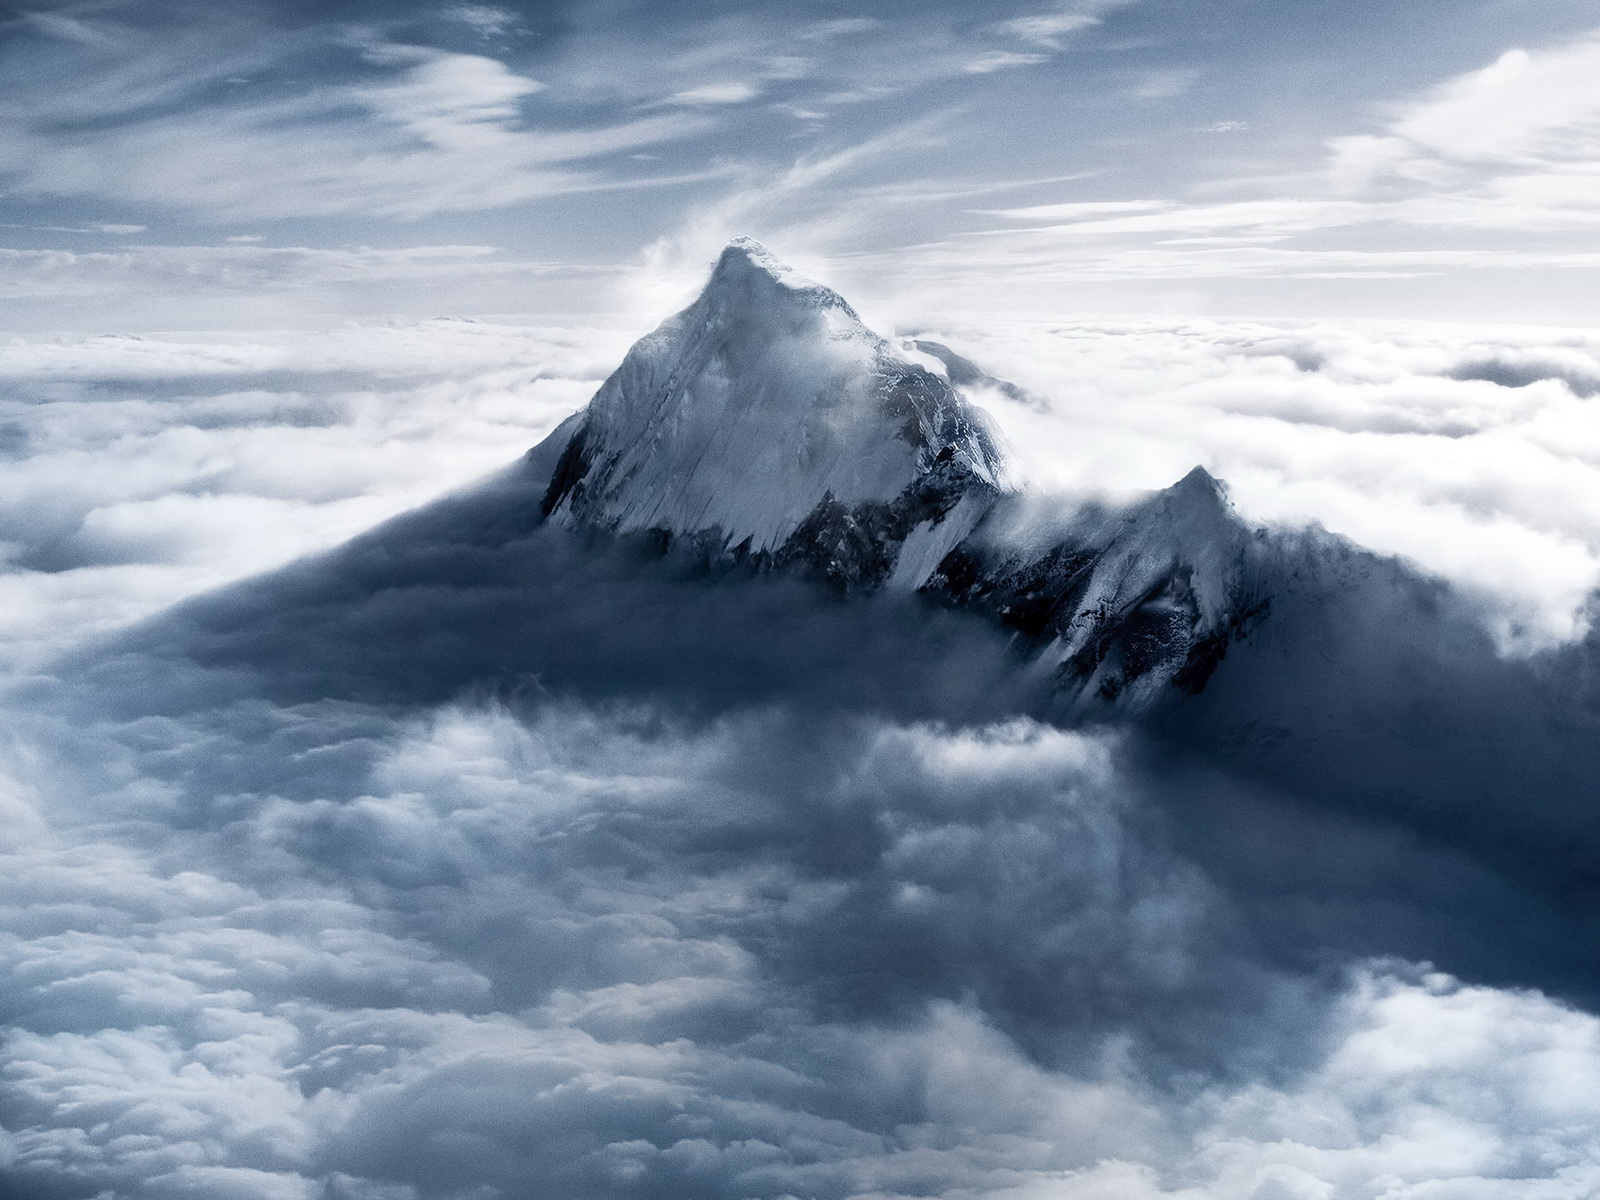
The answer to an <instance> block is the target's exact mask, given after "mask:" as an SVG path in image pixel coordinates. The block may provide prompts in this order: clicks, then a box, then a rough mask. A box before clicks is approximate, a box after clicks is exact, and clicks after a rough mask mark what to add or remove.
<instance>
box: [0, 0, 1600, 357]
mask: <svg viewBox="0 0 1600 1200" xmlns="http://www.w3.org/2000/svg"><path fill="white" fill-rule="evenodd" d="M1595 24H1596V17H1595V14H1594V11H1593V8H1592V6H1590V5H1588V4H1584V3H1580V2H1578V0H1543V2H1540V3H1533V4H1529V3H1520V4H1512V3H1507V2H1504V0H1494V2H1483V0H1470V2H1468V0H1451V2H1445V0H1430V2H1424V3H1414V4H1408V5H1404V6H1394V5H1386V4H1368V3H1350V2H1346V3H1334V4H1329V3H1318V4H1313V3H1265V2H1261V0H1255V2H1247V0H1208V2H1201V0H1078V2H1076V3H1067V4H1056V5H1040V4H1037V3H1012V4H1003V5H990V6H984V7H982V8H981V9H980V8H976V7H974V6H970V5H952V4H915V5H913V4H900V3H885V4H876V5H871V6H844V5H839V4H826V3H807V4H782V5H778V4H769V5H760V4H718V3H672V4H662V3H654V4H642V3H625V2H617V0H609V2H596V0H577V2H572V3H541V4H523V5H516V4H504V5H488V4H464V3H461V4H433V5H422V4H410V3H408V4H394V3H346V4H318V5H311V4H291V3H278V4H270V3H263V4H255V5H244V4H222V5H188V6H185V5H171V4H163V5H154V4H149V3H133V4H129V3H117V2H115V0H112V2H92V3H76V4H65V5H62V4H43V5H38V6H33V7H30V8H27V9H21V8H13V9H11V10H10V13H9V15H8V17H7V18H6V19H5V20H4V21H3V24H0V30H3V35H0V36H3V38H4V44H3V48H0V78H3V79H4V80H5V81H6V83H5V85H4V92H3V99H0V103H3V105H4V107H5V118H6V124H7V126H8V129H9V131H10V132H9V136H8V137H7V138H6V139H5V141H4V143H3V145H0V171H3V179H4V192H3V195H0V223H3V226H4V227H3V229H0V238H3V242H0V245H3V247H4V249H3V251H0V327H4V326H9V327H13V328H30V327H31V328H49V327H62V328H66V327H73V328H99V327H121V326H130V327H137V326H152V327H157V328H160V327H172V326H178V327H192V326H204V325H211V324H215V325H247V326H248V325H251V324H260V323H263V322H267V323H275V324H306V323H311V324H315V323H318V322H319V321H322V320H325V319H326V318H328V317H332V316H356V317H370V316H374V315H380V314H391V313H392V314H397V315H429V314H433V313H436V312H440V311H449V312H473V313H544V314H562V315H570V314H578V313H585V312H595V311H615V310H618V309H623V310H628V309H633V308H641V309H643V308H651V309H653V310H655V311H659V307H660V304H662V303H664V302H666V301H667V300H668V299H669V298H676V297H677V296H678V295H679V294H680V293H681V292H682V290H683V289H684V288H685V287H687V286H689V285H690V284H691V282H692V281H693V279H694V278H695V277H697V276H698V275H699V274H700V273H701V272H702V271H703V269H704V265H705V262H706V261H707V259H708V257H709V256H710V255H711V254H713V253H714V252H715V250H716V248H717V246H718V245H720V244H721V242H722V241H724V240H726V238H728V237H730V236H733V235H736V234H741V233H748V234H753V235H755V236H758V237H761V238H763V239H765V240H767V241H768V242H770V243H771V244H772V245H773V246H774V247H775V248H776V249H778V250H779V251H780V252H781V253H783V254H785V255H786V256H788V257H789V258H791V259H794V260H796V261H798V262H800V263H801V264H802V265H803V266H806V267H809V268H811V269H812V270H813V271H814V272H815V273H818V274H821V275H823V276H824V277H826V278H829V279H830V280H833V281H835V282H838V283H840V284H841V285H843V286H846V288H847V289H848V290H850V291H851V292H852V294H854V295H858V296H860V297H861V298H862V299H863V300H864V301H866V303H867V305H868V307H869V308H871V307H874V306H877V307H881V308H882V309H884V310H885V311H886V312H890V313H893V314H897V315H903V316H907V317H913V316H915V315H918V314H920V313H922V312H934V311H947V310H949V309H951V308H956V309H974V308H976V309H981V310H984V311H994V312H1008V311H1015V312H1029V313H1052V312H1066V311H1070V312H1074V313H1093V312H1116V313H1135V314H1137V313H1147V312H1162V313H1201V314H1213V315H1261V316H1285V315H1287V316H1323V315H1329V316H1363V315H1372V316H1384V317H1417V318H1427V317H1440V318H1467V319H1487V320H1525V321H1553V322H1568V321H1586V320H1588V319H1590V318H1592V317H1593V316H1594V315H1595V307H1596V302H1595V301H1594V300H1593V299H1592V297H1593V296H1594V295H1595V294H1600V293H1597V292H1596V289H1595V287H1594V284H1595V273H1596V267H1597V265H1600V258H1596V257H1595V251H1594V250H1593V248H1592V243H1593V231H1594V230H1595V229H1596V228H1597V227H1600V202H1596V201H1595V200H1594V196H1595V195H1596V194H1597V192H1596V189H1595V187H1594V183H1595V179H1596V175H1597V174H1600V83H1596V82H1595V81H1596V80H1600V31H1597V30H1595V29H1594V28H1593V27H1594V25H1595Z"/></svg>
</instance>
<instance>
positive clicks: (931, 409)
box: [545, 238, 1003, 555]
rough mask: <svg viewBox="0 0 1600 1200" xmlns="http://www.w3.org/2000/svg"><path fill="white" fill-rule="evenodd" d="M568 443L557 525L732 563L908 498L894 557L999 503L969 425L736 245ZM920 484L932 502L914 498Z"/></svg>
mask: <svg viewBox="0 0 1600 1200" xmlns="http://www.w3.org/2000/svg"><path fill="white" fill-rule="evenodd" d="M566 432H567V436H568V438H569V440H568V441H567V444H566V446H565V448H564V451H563V453H562V456H561V460H560V463H559V465H558V467H557V469H556V471H555V473H554V477H553V479H552V483H551V488H550V491H549V493H548V494H547V496H546V500H545V507H546V512H547V513H548V514H549V515H550V516H551V517H552V519H554V520H556V521H559V522H568V523H576V524H583V525H588V526H591V527H600V528H604V529H608V530H611V531H614V532H619V533H627V532H636V531H645V530H659V531H664V532H666V533H668V534H669V535H695V536H697V537H699V538H700V539H702V540H704V541H710V542H713V543H716V547H715V548H718V549H725V550H728V551H734V552H738V553H741V554H745V555H763V554H765V555H781V554H783V553H784V552H785V549H786V547H787V548H788V550H789V551H791V552H794V551H797V550H798V549H800V548H797V547H795V546H794V545H793V540H794V538H795V536H796V534H797V532H799V531H801V529H802V526H805V525H807V523H808V522H809V523H810V524H811V525H813V526H815V525H819V524H822V525H826V524H828V518H829V516H830V515H832V516H835V517H842V518H843V519H846V520H849V521H857V522H859V521H863V520H871V519H873V518H875V517H882V516H883V515H884V514H883V513H882V512H880V511H878V510H880V509H884V508H892V507H893V506H895V505H896V504H912V505H913V506H914V502H918V498H919V497H920V503H921V506H922V508H924V509H928V511H927V512H924V513H921V514H920V515H919V516H918V519H917V520H914V521H912V522H911V525H910V526H908V527H907V528H906V529H905V530H903V531H898V532H899V536H894V535H895V533H896V531H895V530H888V531H887V532H888V533H889V534H890V539H889V540H890V541H893V542H895V543H896V544H898V542H899V541H901V540H903V538H904V536H905V535H907V534H909V533H910V531H911V528H912V527H915V526H916V525H918V524H922V523H925V522H926V521H927V520H929V519H933V523H935V524H938V523H939V521H940V520H941V519H942V518H943V516H944V515H945V514H946V513H947V512H948V511H950V510H951V509H953V508H954V507H955V506H956V504H957V503H958V502H959V501H960V499H961V497H962V495H964V494H965V493H966V492H967V491H969V490H971V489H978V490H980V491H986V492H988V493H996V492H998V491H1000V490H1002V484H1001V475H1002V470H1003V466H1002V462H1001V456H1000V452H999V450H998V448H997V445H996V442H995V439H994V437H993V436H992V434H991V433H990V431H989V429H988V426H987V424H986V421H985V418H984V417H983V416H982V415H981V414H980V413H978V412H977V411H976V410H975V409H973V408H971V407H970V406H969V405H968V404H967V403H966V402H965V401H964V400H962V399H961V397H960V396H958V395H957V394H956V393H955V392H954V391H953V390H952V389H951V387H950V385H949V384H948V383H947V382H946V381H945V380H944V379H942V378H941V377H939V376H938V375H935V374H933V373H932V372H930V371H928V370H926V369H925V368H924V367H921V366H919V365H917V364H915V363H912V362H910V361H908V360H906V359H905V358H904V357H902V356H901V355H899V354H898V353H896V352H895V350H894V349H893V348H892V347H891V346H890V345H889V343H888V342H886V341H885V340H884V339H883V338H881V337H879V336H878V335H877V334H875V333H873V332H872V331H871V330H870V329H868V328H867V327H866V325H864V324H863V323H862V321H861V319H860V318H859V317H858V316H857V315H856V313H855V311H854V310H853V309H852V308H851V307H850V305H849V304H847V303H846V302H845V300H844V299H843V298H842V297H841V296H839V295H838V293H836V292H834V291H832V290H831V289H829V288H826V287H823V286H822V285H820V284H816V283H812V282H811V281H809V280H806V279H804V278H803V277H801V276H799V275H798V274H796V273H795V272H793V271H792V270H790V269H789V268H787V267H785V266H784V265H783V264H781V263H780V262H778V261H777V259H775V258H774V257H773V256H772V255H771V254H770V253H769V252H768V251H767V250H766V249H765V248H764V247H762V246H761V245H760V244H759V243H758V242H755V241H753V240H751V239H749V238H740V239H738V240H736V241H734V242H732V243H730V244H729V245H728V247H727V248H726V249H725V250H724V251H723V252H722V255H721V257H720V258H719V259H718V260H717V264H716V266H715V268H714V269H713V271H712V273H711V278H710V280H709V282H708V283H707V284H706V287H705V290H704V291H702V292H701V294H700V296H699V298H698V299H697V300H695V302H694V303H693V304H691V305H690V306H689V307H688V308H686V309H685V310H683V311H682V312H681V313H678V314H677V315H676V316H673V317H670V318H668V319H667V320H666V321H664V322H663V323H662V324H661V326H660V327H659V328H657V329H656V330H655V331H654V332H652V333H650V334H648V335H647V336H645V337H644V338H642V339H640V341H639V342H638V343H636V344H635V345H634V347H633V348H632V350H630V351H629V353H628V355H627V357H626V358H625V359H624V360H623V362H622V365H621V366H620V367H619V368H618V369H617V371H616V372H615V373H614V374H613V375H612V376H611V378H609V379H608V380H606V382H605V384H604V385H603V386H602V387H601V389H600V391H599V392H598V393H597V394H596V396H595V398H594V400H593V401H592V402H591V403H590V405H589V408H588V409H587V411H586V412H585V413H584V414H583V415H582V417H581V419H580V420H579V421H576V422H574V423H573V426H572V427H571V428H570V429H568V430H567V431H566ZM930 484H937V485H938V486H937V487H935V488H934V490H935V491H937V492H938V493H939V495H938V497H929V496H926V495H922V493H925V492H927V491H928V489H929V485H930ZM930 501H932V507H931V508H929V502H930ZM908 515H917V514H911V513H910V512H909V509H908ZM835 523H837V522H835ZM892 523H893V522H891V524H892Z"/></svg>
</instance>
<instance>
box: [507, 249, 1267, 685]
mask: <svg viewBox="0 0 1600 1200" xmlns="http://www.w3.org/2000/svg"><path fill="white" fill-rule="evenodd" d="M940 349H943V347H940ZM959 365H960V366H961V367H962V368H963V369H964V370H965V371H966V372H967V373H968V374H971V373H973V372H975V371H976V368H974V367H972V366H971V364H968V363H966V362H965V360H961V361H960V364H959ZM982 378H983V379H985V380H987V378H988V377H987V376H983V377H982ZM530 457H532V458H534V459H535V460H537V461H539V462H542V463H545V464H548V470H549V472H550V475H549V485H548V488H547V490H546V492H545V495H544V500H543V504H542V511H543V513H544V515H545V516H546V517H547V518H548V519H549V520H551V521H555V522H558V523H563V524H569V525H573V526H578V527H584V528H589V529H593V530H598V531H602V532H606V533H611V534H617V535H638V536H642V537H646V538H649V539H651V540H653V541H655V542H656V543H658V544H659V545H661V546H662V547H663V548H666V547H676V548H679V549H682V548H685V547H687V548H688V550H689V551H690V552H691V553H693V554H695V555H697V556H700V557H702V558H703V559H704V560H705V561H706V562H707V563H708V564H710V565H714V566H733V565H738V566H743V567H745V568H748V569H754V570H758V571H765V570H782V571H791V572H796V573H800V574H804V575H808V576H811V577H813V578H816V579H820V580H823V581H826V582H828V583H830V584H832V585H834V586H837V587H839V588H841V589H842V590H844V591H846V592H850V593H868V592H876V591H880V590H889V591H897V592H904V593H910V592H919V593H921V594H922V595H923V596H925V597H927V598H929V599H931V600H934V601H937V602H939V603H942V604H946V605H950V606H953V607H958V608H962V609H967V610H971V611H974V612H977V613H982V614H984V615H987V616H989V617H990V618H992V619H994V620H996V621H998V622H1000V623H1001V624H1002V625H1004V626H1005V627H1006V628H1008V629H1010V630H1012V631H1014V632H1015V633H1016V634H1017V635H1018V637H1019V638H1020V639H1022V640H1023V642H1024V643H1025V645H1026V646H1027V648H1028V649H1029V650H1030V651H1031V652H1032V654H1033V657H1034V661H1035V662H1036V664H1037V669H1039V670H1044V671H1049V672H1051V673H1052V677H1053V682H1054V683H1055V685H1056V686H1057V688H1058V689H1059V690H1060V692H1061V693H1062V694H1063V696H1064V697H1065V699H1066V701H1067V702H1068V703H1069V704H1071V705H1075V706H1092V705H1094V704H1101V703H1112V704H1115V705H1117V706H1118V707H1121V708H1128V707H1140V706H1143V705H1145V704H1147V703H1149V702H1151V701H1153V700H1155V699H1157V698H1158V697H1159V696H1161V695H1164V694H1172V689H1174V688H1175V689H1177V690H1179V691H1191V692H1192V691H1198V690H1199V689H1200V688H1202V687H1203V686H1204V685H1205V682H1206V679H1207V678H1208V677H1209V675H1210V673H1211V670H1212V668H1213V667H1215V665H1216V663H1217V662H1218V661H1219V660H1220V658H1221V657H1222V655H1223V654H1224V653H1225V652H1226V650H1227V647H1228V644H1229V643H1230V641H1232V640H1233V639H1234V638H1236V637H1238V636H1240V634H1241V633H1242V632H1244V631H1245V630H1246V629H1247V628H1248V626H1249V625H1250V623H1251V622H1252V621H1253V620H1255V619H1256V618H1257V617H1258V616H1259V615H1260V614H1261V613H1262V612H1264V610H1265V602H1264V600H1262V599H1260V598H1259V597H1255V596H1253V595H1252V594H1251V589H1250V587H1249V584H1248V582H1247V580H1248V578H1249V576H1250V573H1251V572H1250V568H1249V566H1248V563H1247V559H1248V558H1249V555H1250V549H1251V544H1252V541H1253V535H1252V533H1251V531H1250V530H1248V529H1247V528H1246V527H1245V526H1244V525H1243V524H1242V523H1241V522H1240V521H1239V520H1238V518H1237V517H1236V516H1235V515H1234V514H1233V512H1232V511H1231V509H1230V508H1229V507H1228V503H1227V500H1226V498H1225V497H1224V495H1223V493H1222V490H1221V487H1220V485H1219V484H1218V483H1217V481H1216V480H1215V479H1213V478H1212V477H1211V476H1210V475H1208V474H1207V473H1206V472H1205V471H1203V470H1201V469H1199V468H1196V470H1195V471H1193V472H1191V473H1190V474H1189V475H1188V476H1187V477H1185V478H1184V479H1183V480H1181V481H1180V482H1179V483H1177V484H1175V485H1174V486H1173V487H1171V488H1168V489H1166V490H1165V491H1162V492H1159V493H1156V494H1155V495H1154V496H1152V497H1150V498H1149V499H1147V500H1146V501H1144V502H1143V503H1141V504H1138V505H1135V506H1133V507H1132V508H1129V509H1127V510H1125V511H1118V512H1107V511H1101V510H1094V511H1079V510H1069V509H1067V508H1064V507H1062V506H1060V505H1059V504H1053V503H1051V502H1050V501H1049V500H1048V498H1040V497H1031V496H1026V495H1023V494H1021V493H1019V492H1018V491H1017V490H1016V489H1015V488H1014V487H1013V486H1012V485H1010V484H1009V483H1008V482H1007V478H1008V472H1007V468H1006V464H1005V461H1004V458H1003V456H1002V453H1001V451H1000V449H999V446H998V443H997V439H996V437H995V435H994V434H993V433H992V432H991V430H990V427H989V424H988V421H987V418H986V417H985V416H984V414H983V413H982V412H981V411H980V410H978V409H976V408H975V407H973V406H972V405H971V404H969V403H968V402H967V401H966V400H965V399H964V398H963V397H962V396H961V395H960V393H959V392H958V391H957V390H956V389H955V388H954V387H952V386H951V383H950V381H949V380H948V379H946V378H943V377H941V376H939V375H936V374H934V373H933V372H931V371H929V370H927V369H926V368H925V367H922V366H919V365H917V364H915V363H912V362H910V361H908V360H907V359H905V358H904V357H902V356H900V355H899V354H897V353H896V352H895V351H894V349H893V347H892V346H891V345H890V344H889V343H888V342H886V341H885V340H884V339H883V338H881V337H879V336H878V335H876V334H874V333H873V332H872V331H871V330H869V329H868V328H867V327H866V326H865V325H863V324H862V322H861V321H860V319H859V318H858V317H857V316H856V314H855V312H854V311H853V310H852V309H851V308H850V306H849V305H848V304H847V303H846V302H845V301H844V300H843V298H841V297H840V296H839V295H838V294H837V293H835V292H833V291H831V290H829V289H828V288H825V287H822V286H820V285H818V284H814V283H811V282H809V281H807V280H804V279H801V278H799V277H798V276H796V275H795V274H794V273H793V272H791V271H789V270H788V269H787V268H786V267H784V266H783V265H782V264H780V263H778V262H777V261H776V260H775V259H774V258H773V257H772V256H771V255H770V254H768V253H767V252H766V250H764V249H763V248H762V247H761V246H759V245H758V244H757V243H755V242H753V241H750V240H749V239H739V240H738V241H735V242H733V243H732V244H730V245H729V246H728V248H727V249H726V250H725V251H723V254H722V256H721V258H720V259H719V260H718V262H717V265H716V267H715V269H714V271H713V272H712V276H711V279H710V282H709V283H708V284H707V285H706V288H705V290H704V291H703V292H702V293H701V295H700V297H699V298H698V299H697V300H696V301H695V302H694V303H693V304H692V305H690V306H689V307H688V308H687V309H685V310H684V311H683V312H681V313H679V314H677V315H676V316H674V317H671V318H669V319H668V320H666V321H665V322H663V323H662V325H661V326H660V327H659V328H658V329H656V330H655V331H654V332H653V333H651V334H649V335H648V336H646V337H644V338H642V339H641V340H640V341H639V342H638V343H637V344H636V345H635V346H634V347H633V349H632V350H631V351H629V353H628V355H627V357H626V358H625V359H624V360H623V362H622V365H621V366H620V367H619V368H618V369H617V371H616V372H615V373H614V374H613V375H612V376H611V377H610V378H609V379H608V380H606V382H605V384H604V385H603V386H602V387H601V389H600V391H599V392H598V393H597V394H596V396H595V398H594V400H593V401H592V402H591V403H590V405H589V407H588V408H587V409H586V410H585V411H584V412H582V413H580V414H578V415H577V416H575V417H573V418H572V419H570V420H569V421H568V422H567V423H565V424H564V425H563V426H562V427H561V428H560V429H558V430H557V431H556V432H555V433H554V434H552V435H551V437H550V438H549V439H547V440H546V442H545V443H543V444H541V445H540V446H539V447H536V448H535V450H534V451H533V452H531V455H530ZM1169 685H1171V686H1170V687H1169Z"/></svg>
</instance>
